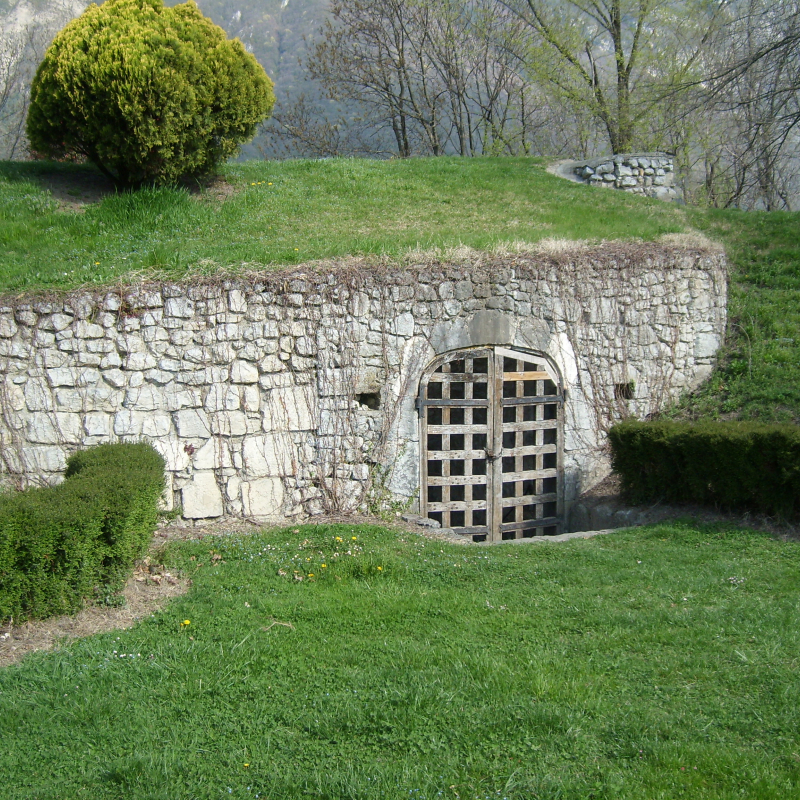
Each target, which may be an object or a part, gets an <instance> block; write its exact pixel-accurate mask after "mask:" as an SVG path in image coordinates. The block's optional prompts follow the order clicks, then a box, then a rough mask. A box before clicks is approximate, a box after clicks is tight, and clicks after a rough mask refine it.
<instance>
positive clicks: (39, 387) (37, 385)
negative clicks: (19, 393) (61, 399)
mask: <svg viewBox="0 0 800 800" xmlns="http://www.w3.org/2000/svg"><path fill="white" fill-rule="evenodd" d="M24 394H25V407H26V408H27V409H28V411H52V409H53V395H52V394H51V393H50V389H49V388H48V386H47V384H46V383H45V382H44V381H43V380H42V379H41V378H29V379H28V382H27V383H26V384H25V389H24Z"/></svg>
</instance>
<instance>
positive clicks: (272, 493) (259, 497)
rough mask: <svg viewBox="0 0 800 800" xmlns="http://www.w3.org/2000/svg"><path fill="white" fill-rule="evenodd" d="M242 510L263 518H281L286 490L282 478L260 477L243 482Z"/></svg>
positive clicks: (249, 514)
mask: <svg viewBox="0 0 800 800" xmlns="http://www.w3.org/2000/svg"><path fill="white" fill-rule="evenodd" d="M241 492H242V512H243V513H244V515H245V516H247V517H255V518H257V519H261V520H270V519H274V520H280V519H281V518H282V516H283V504H284V499H285V492H284V486H283V481H282V480H281V479H280V478H260V479H258V480H255V481H244V482H242V484H241Z"/></svg>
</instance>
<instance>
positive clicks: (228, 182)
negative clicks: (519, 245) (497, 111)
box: [0, 158, 686, 290]
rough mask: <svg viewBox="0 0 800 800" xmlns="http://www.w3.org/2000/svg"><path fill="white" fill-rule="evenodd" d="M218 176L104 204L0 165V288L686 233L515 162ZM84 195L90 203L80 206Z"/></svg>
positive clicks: (36, 168)
mask: <svg viewBox="0 0 800 800" xmlns="http://www.w3.org/2000/svg"><path fill="white" fill-rule="evenodd" d="M223 172H224V176H225V181H224V182H222V183H220V184H215V185H212V186H211V187H210V188H208V189H207V190H205V191H200V192H198V193H192V192H190V191H188V190H187V189H186V188H172V189H168V188H164V189H145V190H142V191H139V192H136V193H121V194H117V193H114V192H113V188H112V187H110V186H109V187H107V190H106V192H105V194H103V193H101V192H100V191H99V189H98V186H99V187H102V184H101V183H98V181H99V179H100V178H101V177H102V176H100V175H99V174H98V173H96V172H95V171H94V170H92V169H91V168H90V167H88V166H87V167H79V166H74V165H52V164H43V163H32V164H31V163H11V162H5V163H2V164H0V243H2V245H1V246H2V250H3V256H4V257H3V258H2V260H1V263H0V290H3V289H7V290H17V289H29V288H31V289H37V288H43V287H64V288H71V287H75V286H79V285H81V284H84V283H107V282H110V281H114V280H117V279H122V280H124V279H126V278H127V277H130V276H131V275H132V274H139V273H141V271H144V272H145V274H148V273H152V271H153V270H159V271H161V272H166V273H167V274H169V275H170V276H173V277H178V276H180V275H184V274H186V272H187V271H196V270H204V271H214V270H216V269H219V268H220V267H226V268H230V267H233V268H237V267H238V268H241V267H242V266H245V267H248V268H252V267H254V266H261V265H263V266H270V267H272V266H277V265H294V264H299V263H302V262H304V261H309V260H313V259H322V258H329V257H336V256H344V255H359V254H380V255H389V256H397V255H400V254H402V253H405V252H407V251H408V250H412V249H417V248H425V249H427V248H432V247H454V246H459V245H462V244H463V245H468V246H470V247H474V248H476V249H490V248H492V247H493V246H495V245H497V244H498V243H507V242H512V241H515V240H521V241H525V242H536V241H538V240H540V239H542V238H547V237H555V238H565V239H589V240H598V241H599V240H603V239H634V238H639V239H648V240H650V239H656V238H658V237H659V236H660V235H662V234H664V233H675V232H681V231H684V230H685V229H686V223H685V219H684V214H683V212H682V211H681V210H680V209H677V208H675V207H673V206H669V205H666V204H662V203H655V202H650V201H646V202H642V201H641V200H640V199H639V198H634V197H628V196H626V195H625V194H624V193H623V192H606V193H604V194H602V195H601V194H598V193H599V192H601V191H603V190H601V189H597V190H594V191H592V190H588V189H587V188H586V187H583V186H579V185H578V184H573V183H570V182H568V181H564V180H562V179H559V178H556V177H554V176H552V175H549V174H548V173H547V172H546V171H545V169H544V166H543V164H542V163H541V162H540V161H537V160H534V159H526V158H507V159H506V158H503V159H493V158H481V159H460V158H440V159H412V160H395V161H369V160H358V159H332V160H328V161H284V162H263V161H261V162H247V163H243V164H232V165H228V166H227V167H226V168H225V169H224V171H223ZM48 187H52V189H53V191H52V192H51V191H48ZM84 190H85V191H86V192H89V193H92V194H91V196H92V197H93V198H97V199H98V202H96V203H88V204H83V202H82V198H81V193H82V191H84ZM71 192H72V193H73V194H71ZM56 195H57V196H58V197H60V198H61V200H62V201H63V202H62V203H61V205H59V203H58V202H57V200H56V199H55V196H56ZM75 208H77V209H79V210H82V211H83V213H75Z"/></svg>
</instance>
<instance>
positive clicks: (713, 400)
mask: <svg viewBox="0 0 800 800" xmlns="http://www.w3.org/2000/svg"><path fill="white" fill-rule="evenodd" d="M689 220H690V221H691V222H692V224H694V225H695V226H696V227H698V228H701V229H702V230H704V231H705V232H706V233H707V235H709V236H710V237H712V238H714V239H717V240H718V241H721V242H723V243H724V244H725V249H726V252H727V254H728V258H729V261H730V294H729V299H728V315H729V317H728V336H727V346H726V347H725V348H723V350H722V351H721V352H720V354H719V362H718V365H717V369H716V370H715V372H714V375H713V377H712V379H711V380H710V381H709V382H708V383H707V384H706V385H705V386H704V387H703V389H702V390H701V391H700V392H699V393H698V394H697V395H696V396H695V397H693V398H691V399H690V400H689V401H688V402H686V403H685V404H683V413H684V414H685V415H687V416H690V417H695V418H699V417H721V418H723V419H724V418H740V419H761V420H764V421H782V422H795V423H800V213H797V212H795V213H784V212H745V211H715V210H707V211H699V210H694V209H693V210H691V211H690V213H689Z"/></svg>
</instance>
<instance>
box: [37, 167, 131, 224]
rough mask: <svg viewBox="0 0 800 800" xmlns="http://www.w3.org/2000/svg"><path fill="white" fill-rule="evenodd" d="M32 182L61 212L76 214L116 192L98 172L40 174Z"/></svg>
mask: <svg viewBox="0 0 800 800" xmlns="http://www.w3.org/2000/svg"><path fill="white" fill-rule="evenodd" d="M33 180H35V181H36V183H38V184H39V185H40V186H41V187H42V188H43V189H46V190H47V191H48V192H50V194H51V195H52V196H53V199H54V200H55V201H56V202H57V203H58V207H59V209H60V210H61V211H69V212H72V213H78V214H80V213H82V212H83V211H84V210H85V209H86V206H88V205H92V204H93V203H99V202H100V201H101V200H102V199H103V198H104V197H106V196H107V195H109V194H114V192H116V188H115V187H114V184H113V183H112V182H111V181H110V180H109V179H108V178H106V176H105V175H101V174H100V173H99V172H83V171H81V172H78V171H75V172H69V173H65V172H55V171H54V172H40V173H39V174H37V175H36V176H35V177H34V178H33Z"/></svg>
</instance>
